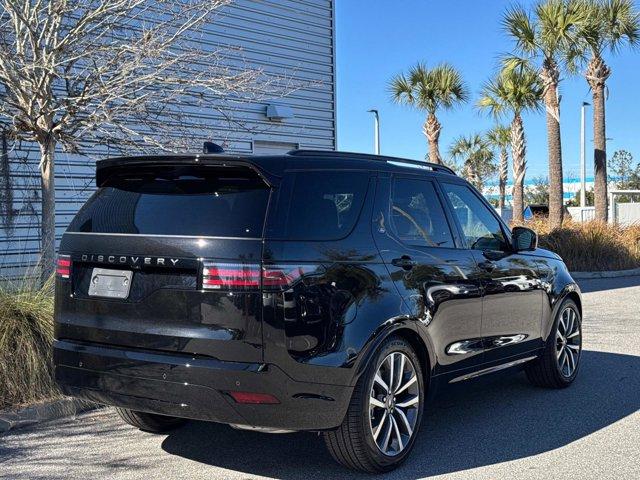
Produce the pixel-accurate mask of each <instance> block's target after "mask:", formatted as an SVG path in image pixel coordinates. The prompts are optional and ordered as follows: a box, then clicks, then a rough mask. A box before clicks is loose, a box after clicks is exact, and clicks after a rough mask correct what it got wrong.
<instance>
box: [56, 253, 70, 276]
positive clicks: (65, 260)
mask: <svg viewBox="0 0 640 480" xmlns="http://www.w3.org/2000/svg"><path fill="white" fill-rule="evenodd" d="M56 276H57V277H59V278H69V277H70V276H71V257H70V256H69V255H58V259H57V260H56Z"/></svg>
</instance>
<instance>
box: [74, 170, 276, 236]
mask: <svg viewBox="0 0 640 480" xmlns="http://www.w3.org/2000/svg"><path fill="white" fill-rule="evenodd" d="M268 199H269V188H268V187H267V185H266V184H265V183H264V182H263V181H262V180H261V179H260V178H259V177H257V176H256V175H255V173H253V172H252V171H251V170H249V169H236V170H235V171H230V170H229V171H227V170H225V171H221V170H220V169H216V168H212V167H208V168H207V167H202V168H193V167H188V168H172V167H171V168H166V167H165V168H159V169H158V168H156V169H153V170H151V169H146V170H145V169H142V170H141V169H138V170H136V171H135V172H130V173H121V174H118V175H115V176H112V177H110V178H109V179H108V180H107V182H106V183H105V185H104V186H103V187H102V188H100V189H98V191H97V192H96V193H95V194H94V195H93V196H92V197H91V198H90V199H89V201H88V202H87V203H86V204H85V205H84V207H82V209H81V210H80V211H79V212H78V215H76V217H75V218H74V219H73V221H72V222H71V225H70V226H69V231H76V232H100V233H131V234H136V233H139V234H157V235H190V236H200V235H203V236H223V237H261V236H262V228H263V224H264V216H265V210H266V207H267V203H268Z"/></svg>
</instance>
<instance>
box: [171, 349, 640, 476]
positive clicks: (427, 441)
mask: <svg viewBox="0 0 640 480" xmlns="http://www.w3.org/2000/svg"><path fill="white" fill-rule="evenodd" d="M639 369H640V357H638V356H632V355H620V354H614V353H605V352H596V351H584V352H583V357H582V364H581V371H580V373H579V375H578V378H577V379H576V381H575V382H574V384H573V385H572V386H571V387H570V388H567V389H563V390H547V389H542V388H536V387H533V386H530V384H529V383H528V382H527V380H526V377H525V376H524V373H522V372H520V373H518V374H516V375H507V374H497V375H494V376H492V377H491V376H488V377H485V378H483V379H478V380H476V381H471V382H468V384H466V385H460V384H457V385H456V386H454V387H448V388H447V389H446V390H441V391H440V393H439V395H438V397H437V398H436V399H435V400H434V401H432V402H431V403H430V404H428V405H427V411H426V412H425V416H424V419H423V423H422V426H421V430H420V433H419V436H418V439H417V441H416V445H415V449H414V451H413V452H412V455H410V457H409V458H408V459H407V461H406V462H405V463H404V464H403V465H402V466H401V467H400V468H399V469H398V470H396V471H394V472H392V473H390V474H388V475H387V476H385V478H403V479H408V478H411V479H414V478H421V477H426V476H430V475H439V474H447V473H453V472H457V471H460V470H466V469H470V468H476V467H481V466H485V465H491V464H496V463H502V462H507V461H511V460H516V459H519V458H523V457H529V456H532V455H537V454H540V453H544V452H547V451H550V450H553V449H556V448H559V447H562V446H564V445H567V444H569V443H571V442H574V441H576V440H578V439H580V438H582V437H585V436H587V435H589V434H591V433H593V432H596V431H598V430H600V429H602V428H604V427H607V426H608V425H611V424H612V423H614V422H617V421H618V420H620V419H622V418H624V417H626V416H628V415H630V414H632V413H634V412H635V411H637V410H638V409H640V395H638V392H640V376H638V371H639ZM162 448H163V449H164V450H165V451H166V452H168V453H170V454H172V455H178V456H180V457H184V458H187V459H190V460H193V461H197V462H201V463H204V464H208V465H215V466H218V467H222V468H226V469H230V470H235V471H239V472H243V473H246V474H253V475H264V476H267V477H272V478H283V479H293V478H295V479H297V478H305V479H322V480H327V479H329V478H359V477H363V478H364V477H365V476H364V475H360V474H358V473H354V472H350V471H347V470H344V469H342V468H341V467H339V466H337V465H336V464H334V463H333V462H332V459H331V457H330V456H329V454H328V453H327V452H326V450H325V448H324V444H323V441H322V439H321V438H320V437H319V436H318V435H315V434H311V433H295V434H283V435H270V434H264V433H255V432H247V431H237V430H233V429H232V428H230V427H228V426H225V425H218V424H212V423H205V422H191V423H189V424H187V425H186V426H185V427H183V428H181V429H179V430H177V431H175V432H173V433H172V434H170V435H169V436H168V437H167V438H166V439H165V440H164V441H163V443H162ZM369 478H370V477H369Z"/></svg>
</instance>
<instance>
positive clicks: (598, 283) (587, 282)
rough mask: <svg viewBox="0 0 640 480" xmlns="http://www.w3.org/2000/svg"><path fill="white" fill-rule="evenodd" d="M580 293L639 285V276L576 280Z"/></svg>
mask: <svg viewBox="0 0 640 480" xmlns="http://www.w3.org/2000/svg"><path fill="white" fill-rule="evenodd" d="M577 282H578V286H579V287H580V290H581V291H582V293H591V292H600V291H604V290H615V289H618V288H630V287H637V286H640V276H638V275H636V276H632V277H614V278H593V279H583V280H577Z"/></svg>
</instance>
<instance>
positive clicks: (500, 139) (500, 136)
mask: <svg viewBox="0 0 640 480" xmlns="http://www.w3.org/2000/svg"><path fill="white" fill-rule="evenodd" d="M486 137H487V143H489V145H490V146H492V147H494V148H497V149H499V150H500V167H499V168H498V172H499V175H498V189H499V190H500V199H499V200H498V207H499V208H504V198H505V194H506V188H507V178H508V176H509V151H508V150H507V149H508V148H509V145H510V144H511V130H510V129H509V127H506V126H504V125H496V126H495V127H493V128H492V129H491V130H489V131H488V132H487V135H486Z"/></svg>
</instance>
